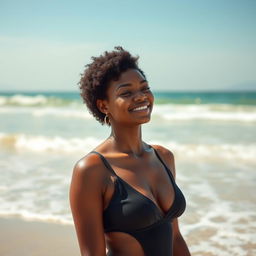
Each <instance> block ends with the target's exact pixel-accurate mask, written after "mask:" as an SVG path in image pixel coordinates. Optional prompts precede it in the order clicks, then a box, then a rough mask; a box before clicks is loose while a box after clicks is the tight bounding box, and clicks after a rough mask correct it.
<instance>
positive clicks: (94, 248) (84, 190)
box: [69, 154, 106, 256]
mask: <svg viewBox="0 0 256 256" xmlns="http://www.w3.org/2000/svg"><path fill="white" fill-rule="evenodd" d="M103 188H104V186H103V175H102V165H101V162H100V161H99V158H98V157H97V156H96V155H92V154H91V155H87V156H86V157H85V158H83V159H81V160H79V161H78V162H77V163H76V165H75V166H74V170H73V176H72V180H71V185H70V194H69V198H70V207H71V211H72V215H73V219H74V224H75V228H76V233H77V237H78V242H79V246H80V251H81V255H82V256H106V249H105V248H106V247H105V239H104V229H103V220H102V212H103Z"/></svg>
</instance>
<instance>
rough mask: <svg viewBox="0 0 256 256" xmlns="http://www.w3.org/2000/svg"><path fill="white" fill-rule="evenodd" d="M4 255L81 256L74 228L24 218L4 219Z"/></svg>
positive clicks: (1, 248)
mask: <svg viewBox="0 0 256 256" xmlns="http://www.w3.org/2000/svg"><path fill="white" fill-rule="evenodd" d="M0 227H1V232H0V244H1V246H0V255H1V256H20V255H24V256H45V255H49V256H65V255H66V256H70V255H74V256H75V255H80V252H79V248H78V243H77V240H76V235H75V230H74V227H73V226H71V225H60V224H56V223H46V222H40V221H32V220H30V221H29V220H23V219H21V218H14V217H12V218H0Z"/></svg>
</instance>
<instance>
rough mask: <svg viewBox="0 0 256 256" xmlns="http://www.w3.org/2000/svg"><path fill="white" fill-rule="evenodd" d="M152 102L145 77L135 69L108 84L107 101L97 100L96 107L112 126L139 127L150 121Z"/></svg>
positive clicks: (151, 95) (152, 98)
mask: <svg viewBox="0 0 256 256" xmlns="http://www.w3.org/2000/svg"><path fill="white" fill-rule="evenodd" d="M153 102H154V96H153V94H152V92H151V91H150V88H149V86H148V82H147V81H146V80H145V77H144V76H143V75H142V74H141V73H140V72H139V71H138V70H136V69H128V70H127V71H125V72H123V73H122V74H121V76H120V77H119V79H118V80H116V81H111V82H110V83H109V87H108V90H107V99H106V100H99V102H98V106H99V108H100V109H101V111H102V112H104V113H107V114H108V116H109V117H110V121H111V124H112V125H113V124H124V125H139V124H143V123H146V122H148V121H149V120H150V116H151V111H152V107H153Z"/></svg>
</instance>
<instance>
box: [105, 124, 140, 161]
mask: <svg viewBox="0 0 256 256" xmlns="http://www.w3.org/2000/svg"><path fill="white" fill-rule="evenodd" d="M109 140H111V141H112V143H113V144H112V145H113V147H114V149H115V150H116V151H119V152H123V153H127V154H132V155H134V156H140V155H141V154H143V152H144V150H145V145H144V143H143V141H142V135H141V125H138V126H133V127H122V128H117V127H112V131H111V134H110V136H109Z"/></svg>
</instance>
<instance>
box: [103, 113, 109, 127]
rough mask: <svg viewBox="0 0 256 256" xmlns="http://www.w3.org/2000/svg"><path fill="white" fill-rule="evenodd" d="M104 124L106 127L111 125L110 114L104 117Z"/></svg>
mask: <svg viewBox="0 0 256 256" xmlns="http://www.w3.org/2000/svg"><path fill="white" fill-rule="evenodd" d="M104 123H105V124H106V125H109V124H110V122H109V117H108V114H106V115H105V117H104Z"/></svg>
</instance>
